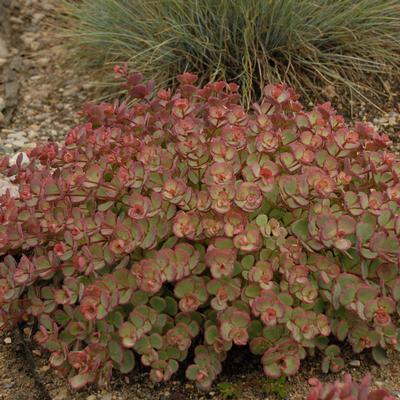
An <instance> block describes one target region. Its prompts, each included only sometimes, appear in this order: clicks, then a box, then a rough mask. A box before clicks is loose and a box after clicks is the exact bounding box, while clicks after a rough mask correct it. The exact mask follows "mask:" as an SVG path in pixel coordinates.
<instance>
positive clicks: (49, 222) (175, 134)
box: [0, 68, 400, 398]
mask: <svg viewBox="0 0 400 400" xmlns="http://www.w3.org/2000/svg"><path fill="white" fill-rule="evenodd" d="M116 73H117V74H118V75H119V76H120V77H121V78H123V79H124V82H125V83H124V85H125V86H124V87H125V89H126V90H127V92H128V97H127V100H133V97H134V98H135V101H133V102H129V104H131V105H128V102H120V101H115V102H114V103H113V104H109V103H101V104H98V105H96V104H90V105H87V106H86V107H85V108H84V110H83V112H82V115H83V116H84V117H85V122H83V123H82V124H81V125H79V126H77V127H75V128H73V129H71V130H70V131H69V132H68V134H67V136H66V138H65V141H64V143H63V144H56V143H47V144H44V145H37V146H36V147H35V148H34V149H31V150H29V151H28V152H27V157H28V159H29V161H28V162H22V157H18V158H17V161H16V163H15V164H12V165H11V163H10V160H9V159H8V157H5V158H4V159H3V160H2V161H1V162H0V172H1V173H2V174H4V175H7V176H8V177H9V178H10V179H12V180H13V182H14V184H15V185H17V186H18V188H19V195H18V196H14V197H13V196H12V193H10V192H7V193H5V194H4V195H2V196H1V197H0V222H1V224H0V255H1V260H0V326H1V328H2V329H8V328H9V327H11V326H12V325H13V324H16V323H27V324H31V325H33V326H37V327H38V329H37V331H36V332H35V334H34V338H35V340H36V341H37V343H39V344H40V345H41V346H42V347H44V348H45V349H47V350H48V351H49V353H50V363H51V365H52V366H53V367H54V368H55V370H56V371H58V373H59V374H60V375H62V376H66V377H68V379H69V381H70V383H71V385H72V386H73V387H74V388H81V387H82V386H84V385H86V384H90V383H93V382H97V383H99V384H100V385H107V384H108V382H109V381H110V378H111V375H112V371H113V370H119V371H120V372H122V373H128V372H129V371H131V370H132V369H133V368H134V367H135V363H136V362H137V361H138V360H139V359H140V362H141V363H142V364H144V365H145V366H146V367H148V368H149V369H150V378H151V379H153V380H154V381H155V382H161V381H166V380H168V379H170V378H171V376H172V375H173V374H174V373H175V372H176V371H177V370H178V369H179V365H180V363H181V362H183V361H184V360H185V359H186V358H187V357H189V355H190V354H192V351H191V348H192V347H194V346H196V347H195V351H194V352H195V357H194V361H193V363H192V364H190V365H189V367H188V369H187V371H186V375H187V377H188V379H191V380H193V381H196V382H197V385H198V386H199V387H200V388H203V389H208V388H210V386H211V384H212V382H213V381H214V380H215V378H216V377H217V376H218V374H219V373H220V372H221V370H222V363H223V361H224V360H225V358H226V356H227V354H228V352H229V351H230V349H231V348H232V347H233V346H247V345H248V348H249V350H250V351H251V352H253V353H254V354H256V355H259V356H260V357H261V363H262V365H263V369H264V371H265V373H266V374H267V375H268V376H269V377H271V378H284V377H285V376H287V375H293V374H295V373H296V372H297V371H298V369H299V368H300V363H301V360H302V359H303V358H304V357H305V356H306V354H315V353H316V349H318V350H320V351H321V352H323V360H322V369H323V371H325V372H327V371H334V372H336V371H338V370H339V369H340V368H342V367H343V359H342V358H341V356H340V351H339V347H338V346H337V341H347V342H348V343H349V344H350V345H351V346H352V348H353V350H354V352H356V353H359V352H361V351H364V350H367V349H370V351H371V352H372V355H373V357H374V359H375V360H376V361H377V362H379V363H386V362H387V357H386V352H387V351H388V350H389V351H393V350H394V351H399V350H400V346H399V340H400V331H399V324H398V323H399V321H398V314H399V311H400V275H399V265H400V250H399V249H400V246H399V239H400V219H399V211H400V210H399V208H400V189H399V188H400V186H399V181H400V161H399V160H397V159H396V157H395V156H394V155H393V154H392V153H390V152H389V150H388V146H389V145H390V141H389V139H388V137H387V136H386V135H381V134H378V133H377V132H375V131H374V129H373V128H372V127H371V126H370V125H368V124H355V125H354V128H350V127H348V126H347V125H346V123H345V122H344V119H343V117H341V116H340V115H337V114H336V113H335V111H334V110H333V109H332V107H331V106H330V104H328V103H326V104H322V105H317V106H315V107H314V108H313V109H312V110H311V111H305V110H304V109H303V107H302V105H301V104H300V102H299V101H298V96H297V95H296V94H295V93H294V91H293V90H292V89H289V88H287V87H286V86H284V85H268V86H267V87H266V88H265V89H264V92H263V93H264V96H263V99H262V100H261V102H260V103H259V104H254V106H253V109H252V110H250V111H247V110H244V109H243V107H242V106H240V105H239V102H238V100H239V98H240V95H239V94H238V93H237V86H236V85H234V84H227V83H225V82H213V83H209V84H207V85H205V86H204V87H196V86H195V85H194V83H195V82H196V76H195V75H193V74H190V73H184V74H182V75H180V76H179V77H178V80H179V81H180V82H181V86H180V88H179V89H177V90H176V91H174V92H173V91H171V90H160V91H159V92H158V93H157V94H156V95H154V96H152V95H150V93H151V90H150V89H151V84H147V83H143V82H142V80H141V76H140V74H132V75H130V74H128V73H127V71H126V69H124V68H117V69H116ZM321 393H322V392H321ZM317 398H318V397H317ZM323 398H325V397H323Z"/></svg>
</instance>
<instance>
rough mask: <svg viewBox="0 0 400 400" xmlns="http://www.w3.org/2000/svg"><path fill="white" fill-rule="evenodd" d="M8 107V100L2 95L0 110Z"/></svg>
mask: <svg viewBox="0 0 400 400" xmlns="http://www.w3.org/2000/svg"><path fill="white" fill-rule="evenodd" d="M5 108H6V101H5V100H4V98H3V97H0V112H1V111H3V110H4V109H5Z"/></svg>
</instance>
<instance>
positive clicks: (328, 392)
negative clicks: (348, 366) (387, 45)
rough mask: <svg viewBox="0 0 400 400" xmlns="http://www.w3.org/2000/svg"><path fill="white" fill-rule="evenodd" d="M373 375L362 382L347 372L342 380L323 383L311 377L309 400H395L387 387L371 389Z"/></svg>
mask: <svg viewBox="0 0 400 400" xmlns="http://www.w3.org/2000/svg"><path fill="white" fill-rule="evenodd" d="M370 383H371V376H370V375H367V376H365V378H364V379H363V380H362V381H361V383H356V382H353V380H352V378H351V376H350V375H348V374H346V375H345V377H344V380H343V381H342V382H339V381H336V382H335V383H333V384H330V383H326V384H322V383H321V382H320V381H319V380H318V379H314V378H312V379H310V384H311V385H313V386H314V388H313V389H311V391H310V393H309V395H308V397H307V400H339V399H345V400H395V397H394V396H392V395H391V394H390V393H389V392H388V391H387V390H386V389H376V390H371V389H370V387H369V385H370Z"/></svg>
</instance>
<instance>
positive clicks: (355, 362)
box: [349, 360, 361, 367]
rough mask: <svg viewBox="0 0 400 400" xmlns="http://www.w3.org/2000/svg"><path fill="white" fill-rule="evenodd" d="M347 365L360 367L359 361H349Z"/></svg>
mask: <svg viewBox="0 0 400 400" xmlns="http://www.w3.org/2000/svg"><path fill="white" fill-rule="evenodd" d="M349 364H350V365H351V366H352V367H359V366H360V365H361V362H360V360H351V361H350V362H349Z"/></svg>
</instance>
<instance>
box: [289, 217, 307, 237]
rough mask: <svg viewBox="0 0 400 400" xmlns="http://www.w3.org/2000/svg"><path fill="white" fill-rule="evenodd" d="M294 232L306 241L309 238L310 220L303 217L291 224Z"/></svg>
mask: <svg viewBox="0 0 400 400" xmlns="http://www.w3.org/2000/svg"><path fill="white" fill-rule="evenodd" d="M291 228H292V232H293V233H294V234H295V235H296V236H297V237H298V238H300V239H301V240H303V241H306V240H307V239H308V238H309V236H310V235H309V231H308V220H307V218H302V219H299V220H297V221H296V222H294V223H293V224H292V226H291Z"/></svg>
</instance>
